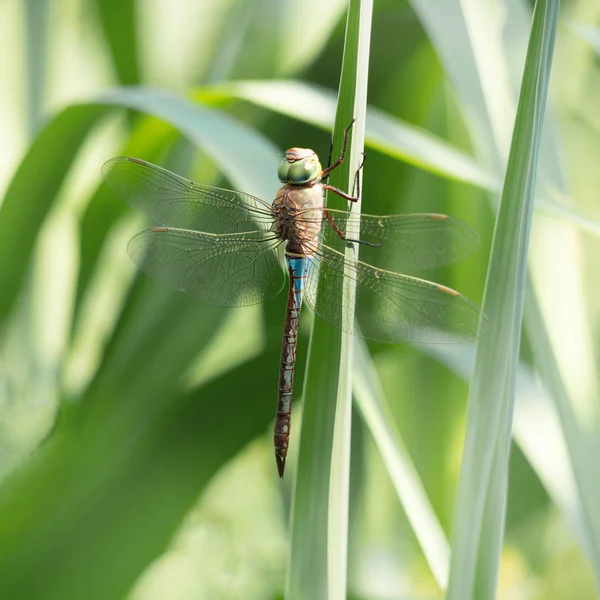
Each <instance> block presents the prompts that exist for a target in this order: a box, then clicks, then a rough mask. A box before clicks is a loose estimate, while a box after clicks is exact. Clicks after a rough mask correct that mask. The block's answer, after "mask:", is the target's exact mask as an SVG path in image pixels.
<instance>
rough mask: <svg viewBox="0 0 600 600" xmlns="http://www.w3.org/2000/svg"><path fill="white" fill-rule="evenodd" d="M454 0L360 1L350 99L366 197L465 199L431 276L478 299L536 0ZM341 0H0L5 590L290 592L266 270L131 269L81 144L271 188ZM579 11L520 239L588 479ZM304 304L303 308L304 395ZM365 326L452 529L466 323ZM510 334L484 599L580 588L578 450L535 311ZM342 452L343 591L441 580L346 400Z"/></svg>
mask: <svg viewBox="0 0 600 600" xmlns="http://www.w3.org/2000/svg"><path fill="white" fill-rule="evenodd" d="M464 4H465V7H463V8H464V11H465V12H464V13H460V3H459V2H457V1H454V0H436V1H435V2H434V1H430V2H428V1H427V0H423V1H422V2H419V1H417V0H414V1H413V2H399V1H397V0H382V1H378V2H376V3H375V11H374V15H373V32H372V45H371V57H370V73H369V103H370V107H373V108H376V109H378V110H379V111H383V112H380V113H378V114H375V113H373V114H372V121H371V122H369V121H367V134H366V137H367V153H368V157H367V163H366V166H365V170H364V189H363V212H365V213H372V214H394V213H403V212H444V213H447V214H451V215H453V216H455V217H458V218H460V219H462V220H464V221H465V222H467V223H468V224H469V225H471V227H472V228H474V229H475V230H476V231H477V232H478V234H479V236H480V240H481V246H480V250H479V251H478V252H477V253H476V254H475V255H473V256H471V257H469V258H468V259H467V260H464V261H462V262H461V263H459V264H456V265H453V266H452V267H449V268H446V269H442V270H439V271H438V272H436V273H435V274H433V275H432V277H433V278H434V279H435V280H436V281H440V282H441V283H444V284H445V285H449V286H452V287H454V288H456V289H458V290H460V291H461V292H463V293H464V294H466V295H468V296H469V297H471V298H472V299H473V300H475V301H477V302H480V300H481V297H482V293H483V287H484V283H485V276H486V269H487V260H488V255H489V249H490V244H491V238H492V232H493V224H494V214H495V208H496V206H497V200H498V195H497V192H498V191H499V189H500V186H501V182H502V178H503V173H504V164H505V163H504V161H505V158H506V152H507V149H508V143H509V142H510V133H511V128H512V120H513V119H514V111H515V108H516V97H517V94H518V90H519V84H520V77H521V72H522V68H523V61H524V57H525V49H526V44H527V36H528V28H529V23H530V15H531V5H530V3H529V2H526V1H524V0H505V1H501V0H494V1H491V0H490V2H488V3H486V6H485V10H483V11H479V13H478V11H477V10H474V11H473V12H472V13H469V6H468V4H469V3H464ZM346 8H347V6H346V3H345V2H342V1H339V0H332V1H331V2H327V3H326V2H316V1H314V0H304V1H303V2H301V3H300V2H290V1H287V0H174V1H173V2H170V3H165V2H159V1H157V0H145V1H142V2H133V1H131V0H122V1H116V0H105V1H102V0H97V1H93V0H52V1H48V2H43V1H42V2H36V1H35V0H29V1H25V0H23V1H17V0H4V2H2V3H0V39H1V40H2V52H1V53H0V131H1V132H2V138H1V142H2V146H1V148H2V150H1V152H0V197H1V198H3V204H2V205H0V256H1V257H2V264H1V265H0V319H1V324H0V327H1V329H0V334H1V338H0V476H1V477H2V488H1V490H0V597H2V598H15V599H16V598H19V599H20V598H40V599H41V598H44V599H46V598H57V599H58V598H60V599H65V598H87V599H92V598H98V599H108V598H122V597H128V598H132V599H135V600H150V599H159V598H160V599H164V598H169V599H175V600H179V599H188V598H189V599H191V598H244V599H247V600H251V599H259V598H261V599H262V598H280V597H282V595H283V589H284V582H285V576H286V570H287V564H288V557H289V535H288V522H289V517H290V505H291V497H292V482H293V480H294V470H295V464H294V463H295V459H296V455H297V451H298V444H299V439H300V435H299V434H300V421H301V412H302V408H301V402H297V403H296V405H295V412H294V419H293V430H292V440H291V456H290V462H289V467H288V469H289V471H288V472H287V473H286V477H285V479H284V480H283V481H281V482H280V481H279V479H278V478H277V473H276V469H275V464H274V460H273V449H272V435H271V428H272V419H273V416H274V411H275V404H276V394H277V375H278V366H279V351H280V345H281V332H282V327H283V318H284V310H285V297H284V295H282V296H281V297H279V298H277V299H276V300H274V301H271V302H269V303H267V304H265V305H263V306H257V307H250V308H244V309H233V310H225V309H220V308H215V307H208V306H204V305H200V304H198V303H195V302H194V301H192V300H191V299H189V298H187V297H184V296H183V295H180V294H177V293H175V292H171V291H169V290H166V289H164V288H162V287H161V286H160V285H159V284H157V283H155V282H153V281H151V280H150V279H149V278H147V277H145V276H139V275H138V274H137V273H136V272H135V269H134V266H133V265H132V264H131V263H130V261H129V259H128V257H127V254H126V251H125V248H126V243H127V240H128V239H129V237H131V235H132V234H133V233H135V232H136V231H138V230H140V229H141V228H142V227H143V221H142V219H141V218H140V215H136V214H133V211H131V210H129V209H128V208H127V207H126V206H125V205H123V204H122V203H121V201H120V200H119V199H117V198H116V197H115V196H114V195H113V194H112V193H111V192H110V191H109V190H108V189H106V188H105V187H104V186H102V185H101V180H100V167H101V165H102V163H103V162H104V161H105V160H107V159H108V158H111V157H112V156H117V155H121V154H127V155H132V156H137V157H140V158H144V159H147V160H150V161H152V162H155V163H158V164H161V165H164V166H166V167H167V168H170V169H172V170H174V171H176V172H178V173H181V174H183V175H186V176H188V177H192V178H193V179H195V180H199V181H202V182H205V183H212V184H216V185H226V186H228V187H235V188H238V189H243V190H245V191H248V192H251V193H256V194H260V195H262V196H263V197H264V198H265V199H267V200H270V198H271V195H272V194H273V193H274V192H275V191H276V189H277V187H278V183H277V180H276V176H275V175H276V172H275V170H274V168H273V165H276V164H277V160H279V158H278V153H281V152H283V150H284V149H285V148H287V147H290V146H302V147H310V148H314V149H315V150H316V151H317V152H318V153H319V154H321V155H322V156H326V155H327V151H328V148H329V132H330V128H331V123H332V121H333V102H334V100H335V94H336V90H337V86H338V84H339V76H340V67H341V60H342V52H343V43H344V27H345V13H346ZM459 14H462V15H463V17H464V18H465V20H466V19H468V17H469V14H470V15H471V17H472V18H475V19H477V18H479V19H481V21H480V22H479V23H478V24H477V22H475V26H476V27H480V28H481V29H480V31H481V32H483V33H484V32H492V33H493V34H494V36H492V37H491V38H490V37H486V36H487V34H485V35H483V34H482V38H481V39H480V41H483V42H485V43H489V44H490V46H492V47H493V48H497V49H498V50H499V51H501V52H499V53H498V54H497V55H493V54H492V56H493V58H494V60H495V61H496V62H495V63H489V62H487V63H485V62H479V63H478V61H477V59H478V54H477V46H476V44H475V45H474V55H473V56H474V57H475V60H474V61H473V62H470V61H468V60H464V56H466V55H465V54H462V53H463V52H464V48H463V46H464V43H465V40H464V36H463V34H462V31H463V29H462V28H463V27H464V23H463V22H461V21H457V20H456V19H455V18H454V17H455V16H456V15H459ZM467 22H468V21H467ZM472 25H473V21H471V26H472ZM599 25H600V7H598V6H597V3H595V2H594V1H593V0H571V1H565V2H563V6H562V13H561V21H560V29H559V34H558V43H557V49H556V57H555V65H554V73H553V77H552V81H551V87H550V100H549V115H548V120H547V124H546V129H545V133H544V135H545V137H544V148H543V155H544V156H543V157H542V162H541V164H540V175H539V180H538V196H539V197H538V203H537V206H536V209H537V210H536V213H535V215H534V228H533V233H532V242H531V248H530V275H531V278H532V281H533V282H534V283H535V286H536V291H537V293H538V296H539V297H540V302H541V305H542V309H543V318H544V322H545V327H546V330H547V332H548V336H549V343H550V344H551V346H552V348H553V350H554V353H555V356H556V359H557V363H558V367H559V371H560V378H561V381H562V383H563V384H564V387H565V395H566V397H567V398H568V400H569V402H570V406H571V408H572V410H573V414H574V415H575V416H574V419H575V423H576V425H575V426H576V427H579V428H580V431H581V436H583V439H588V438H589V440H590V445H589V446H588V447H587V448H588V452H587V453H585V452H584V454H586V460H588V461H589V462H588V463H586V464H585V465H583V467H582V468H583V469H584V471H583V472H585V473H588V474H589V478H590V479H592V480H594V481H596V482H597V481H600V477H598V472H597V468H598V467H597V465H594V457H595V456H596V455H595V452H596V451H597V448H598V445H597V440H598V437H599V436H598V432H599V431H600V427H599V424H600V422H599V419H598V413H599V411H598V399H599V395H598V389H599V387H598V386H599V377H598V373H599V370H600V360H599V345H600V335H599V329H598V325H599V323H600V319H599V316H600V311H599V309H600V302H599V295H598V277H597V274H598V272H600V271H599V268H600V260H599V259H598V257H599V256H600V252H599V249H600V248H599V245H598V234H599V233H600V219H599V218H598V215H599V214H600V211H599V210H598V200H597V194H598V190H599V189H600V179H599V173H600V170H599V169H598V159H599V158H600V152H599V150H600V111H598V107H599V106H600V69H599V62H598V61H599V58H598V56H599V54H600V29H599ZM488 27H489V29H487V28H488ZM490 67H493V69H492V71H490ZM486 78H487V79H486ZM292 79H293V80H294V81H291V80H292ZM240 81H243V82H244V84H243V85H241V84H239V83H236V82H240ZM232 82H233V83H232ZM275 84H277V85H275ZM299 85H302V86H303V87H298V86H299ZM123 86H128V87H127V88H126V89H125V88H124V87H123ZM306 86H309V87H306ZM477 90H484V93H485V92H499V91H502V92H504V94H502V93H497V94H495V93H493V94H492V95H488V96H487V97H486V98H485V101H486V102H487V106H488V108H489V112H488V115H487V119H482V114H481V112H480V109H479V106H480V105H482V102H483V101H482V98H480V97H479V96H478V93H479V92H478V91H477ZM296 103H299V104H300V105H301V108H299V107H298V106H297V105H296ZM490 107H491V108H490ZM263 157H264V160H263ZM270 194H271V195H270ZM311 320H312V316H311V315H310V313H309V311H308V310H307V311H305V313H304V314H303V322H302V336H301V338H300V341H299V349H298V355H299V357H298V363H299V364H298V368H297V376H296V378H297V381H296V393H295V398H296V400H300V399H301V398H300V397H301V391H302V379H303V372H304V364H305V356H306V349H307V346H308V335H309V332H310V324H311ZM369 349H370V352H371V356H372V360H373V363H374V365H375V367H376V372H377V375H378V378H379V381H380V383H381V386H382V391H383V395H384V396H385V399H386V401H387V404H388V405H389V407H390V409H391V410H390V414H391V416H392V417H393V421H394V424H395V426H396V427H397V429H398V430H399V433H400V435H401V438H402V440H403V442H404V444H405V446H406V448H407V450H408V453H409V455H410V457H411V459H412V462H413V463H414V466H415V468H416V472H417V473H418V476H419V478H420V480H421V482H422V485H423V487H424V489H425V491H426V495H427V498H428V501H429V503H431V505H432V507H433V509H434V511H435V515H436V516H437V519H439V522H440V523H441V525H442V528H443V530H444V531H445V533H446V535H448V536H450V537H451V536H452V534H453V529H452V519H453V511H454V498H455V491H456V485H457V481H458V474H459V470H460V462H461V453H462V446H463V439H464V430H465V408H466V406H465V400H466V396H467V383H466V382H465V380H464V379H463V378H461V377H460V376H459V374H457V373H456V372H454V371H453V370H452V368H451V367H452V365H451V364H450V363H452V360H453V357H454V358H456V357H458V356H459V355H460V357H462V356H463V354H464V355H468V354H469V351H470V349H468V348H467V349H466V350H464V349H463V350H460V349H452V348H450V349H445V350H444V351H438V350H437V349H431V348H423V347H420V348H414V347H409V346H402V347H401V346H397V347H392V346H390V347H386V346H383V345H377V344H370V345H369ZM444 353H445V354H444ZM521 359H522V364H521V366H522V369H523V377H522V378H520V379H519V381H518V383H517V409H516V413H515V439H516V441H517V442H518V443H515V444H513V448H512V451H511V452H512V453H511V459H510V473H509V482H510V492H509V498H508V506H507V523H506V539H505V545H504V549H503V555H502V564H501V572H500V585H499V592H498V598H501V599H503V600H513V599H514V600H563V599H567V598H568V599H570V598H577V599H578V600H579V599H581V600H587V599H592V598H596V597H597V595H596V591H595V587H594V573H595V575H596V580H597V579H598V573H597V572H595V570H594V568H593V566H592V565H593V564H594V561H593V560H592V559H590V556H594V555H595V554H594V551H593V550H592V551H590V549H589V547H587V546H586V543H587V542H585V541H582V540H588V541H589V537H586V535H585V532H583V533H582V531H581V526H582V523H583V524H584V525H583V527H585V519H582V518H581V514H580V512H581V510H582V509H581V504H582V503H583V504H585V501H586V498H589V496H585V494H584V493H583V492H582V491H581V489H580V488H579V487H578V486H577V485H576V484H575V483H574V479H573V475H572V471H571V469H572V467H571V464H570V461H576V460H578V456H579V457H581V454H577V453H574V452H572V451H571V450H572V449H571V448H570V446H569V437H568V436H566V437H567V441H566V442H565V440H564V437H563V436H564V434H563V429H564V427H565V425H564V422H565V418H566V417H565V415H564V412H561V408H560V406H558V409H557V408H556V406H557V404H554V403H553V402H552V400H553V399H555V398H554V396H555V389H554V388H553V384H552V382H549V381H545V382H540V381H539V380H538V379H536V374H535V367H536V357H535V352H532V351H531V349H530V346H529V340H528V338H527V337H525V338H524V340H523V349H522V357H521ZM461 360H462V358H461ZM466 361H467V363H468V359H466ZM459 362H460V361H459ZM449 364H450V367H449V366H448V365H449ZM456 371H460V368H458V367H457V368H456ZM592 442H593V443H592ZM565 448H566V449H565ZM352 459H353V462H352V472H351V506H350V545H349V564H350V568H349V575H348V577H349V592H350V593H351V594H352V596H351V597H353V598H365V599H367V598H368V599H391V598H435V597H440V596H441V592H440V590H439V588H438V586H437V584H436V582H435V579H434V577H433V576H432V574H431V572H430V570H429V567H428V564H427V562H426V560H425V558H424V557H423V553H422V551H421V549H420V547H419V544H418V543H417V539H416V537H415V535H414V533H413V531H412V528H411V526H410V525H409V522H408V520H407V517H406V514H405V512H404V508H403V506H402V504H401V503H400V502H399V500H398V497H397V495H396V491H395V489H394V485H393V484H392V480H391V478H390V475H389V473H388V471H387V469H386V468H385V466H384V463H383V462H382V460H381V457H380V454H379V452H378V450H377V447H376V444H375V442H374V440H373V436H372V435H371V433H370V432H369V431H368V429H367V428H366V427H365V425H364V422H363V420H361V418H360V417H359V416H358V415H357V418H356V419H354V422H353V429H352ZM580 466H581V465H580ZM580 472H581V470H580ZM587 509H588V512H591V513H592V514H593V513H594V512H595V511H597V510H598V505H595V506H589V505H588V507H587Z"/></svg>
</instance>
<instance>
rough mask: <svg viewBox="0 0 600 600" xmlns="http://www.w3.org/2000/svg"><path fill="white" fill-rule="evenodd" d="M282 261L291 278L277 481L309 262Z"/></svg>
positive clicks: (285, 441) (284, 453)
mask: <svg viewBox="0 0 600 600" xmlns="http://www.w3.org/2000/svg"><path fill="white" fill-rule="evenodd" d="M285 260H286V262H287V265H288V271H289V275H290V289H289V293H288V302H287V310H286V317H285V325H284V328H283V344H282V347H281V364H280V370H279V393H278V400H277V416H276V418H275V428H274V431H273V442H274V445H275V459H276V461H277V470H278V471H279V477H283V473H284V471H285V459H286V456H287V451H288V445H289V439H290V425H291V420H292V393H293V390H294V372H295V368H296V347H297V344H298V327H299V325H300V311H301V309H302V297H303V295H304V287H305V285H306V279H307V277H308V272H309V270H310V265H311V262H312V260H311V258H310V257H307V256H302V255H297V254H288V253H286V255H285Z"/></svg>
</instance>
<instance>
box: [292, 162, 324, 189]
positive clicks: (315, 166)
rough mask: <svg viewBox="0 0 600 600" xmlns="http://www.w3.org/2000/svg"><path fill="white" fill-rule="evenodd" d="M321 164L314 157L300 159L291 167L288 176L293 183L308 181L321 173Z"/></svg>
mask: <svg viewBox="0 0 600 600" xmlns="http://www.w3.org/2000/svg"><path fill="white" fill-rule="evenodd" d="M321 170H322V169H321V165H320V164H319V161H317V160H314V159H310V158H307V159H304V160H299V161H297V162H295V163H293V164H291V165H290V167H289V172H288V177H289V181H290V182H291V183H295V184H301V183H308V182H309V181H312V180H313V179H316V178H317V177H318V176H319V175H320V174H321Z"/></svg>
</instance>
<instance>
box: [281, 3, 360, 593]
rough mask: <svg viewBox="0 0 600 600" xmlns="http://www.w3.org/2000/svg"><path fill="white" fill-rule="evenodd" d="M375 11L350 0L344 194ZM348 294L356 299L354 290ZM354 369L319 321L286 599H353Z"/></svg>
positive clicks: (339, 174)
mask: <svg viewBox="0 0 600 600" xmlns="http://www.w3.org/2000/svg"><path fill="white" fill-rule="evenodd" d="M371 13H372V3H371V2H370V1H360V0H351V2H350V5H349V9H348V21H347V27H346V37H345V46H344V59H343V66H342V76H341V82H340V92H339V98H338V108H337V114H336V120H335V127H334V131H335V140H334V141H335V144H334V149H333V156H334V157H335V156H338V155H339V152H340V150H341V144H342V132H343V131H344V129H345V128H346V127H347V126H348V125H349V124H350V122H351V121H352V119H353V118H356V121H355V123H354V126H353V129H352V135H351V139H350V142H349V145H348V148H347V155H346V160H345V161H344V163H343V164H342V165H341V166H340V167H339V168H338V169H336V170H335V171H334V172H333V173H332V177H331V178H330V181H329V183H330V184H331V185H333V186H335V187H338V188H340V189H352V182H353V179H354V173H355V171H356V169H357V168H358V164H359V160H360V152H361V151H362V147H363V143H364V122H365V121H364V120H365V112H366V90H367V73H368V56H369V38H370V24H371ZM334 198H335V197H334ZM328 202H329V205H331V206H334V207H335V206H336V205H337V206H339V205H340V204H341V202H340V199H339V198H337V199H336V200H334V199H333V198H331V197H330V198H328ZM344 204H345V202H344ZM354 209H359V207H353V210H354ZM347 292H348V293H349V294H350V295H351V296H353V294H354V292H353V290H347ZM340 309H341V307H340ZM351 364H352V347H351V342H350V340H348V336H347V335H345V334H342V333H341V332H339V331H336V330H334V329H332V328H331V327H330V326H329V325H327V324H326V323H324V322H322V321H321V320H319V319H315V323H314V326H313V331H312V335H311V341H310V348H309V368H308V369H307V373H306V385H305V387H304V397H305V404H304V415H303V422H302V436H301V443H300V455H299V460H298V472H297V477H296V482H295V495H294V503H293V512H292V554H291V562H290V571H289V575H288V582H287V590H288V593H287V595H288V597H289V598H292V599H294V598H298V599H300V598H302V599H304V598H315V599H319V598H323V599H325V598H339V599H344V598H346V568H347V567H346V564H347V551H348V546H347V544H348V493H349V463H350V424H351V420H350V419H351V398H352V394H351Z"/></svg>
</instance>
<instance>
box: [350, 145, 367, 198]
mask: <svg viewBox="0 0 600 600" xmlns="http://www.w3.org/2000/svg"><path fill="white" fill-rule="evenodd" d="M361 154H362V160H361V161H360V165H358V169H356V175H354V187H353V188H352V195H353V196H354V197H355V198H358V197H359V196H360V172H361V171H362V168H363V167H364V166H365V160H366V158H367V155H366V154H365V153H364V152H361Z"/></svg>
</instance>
